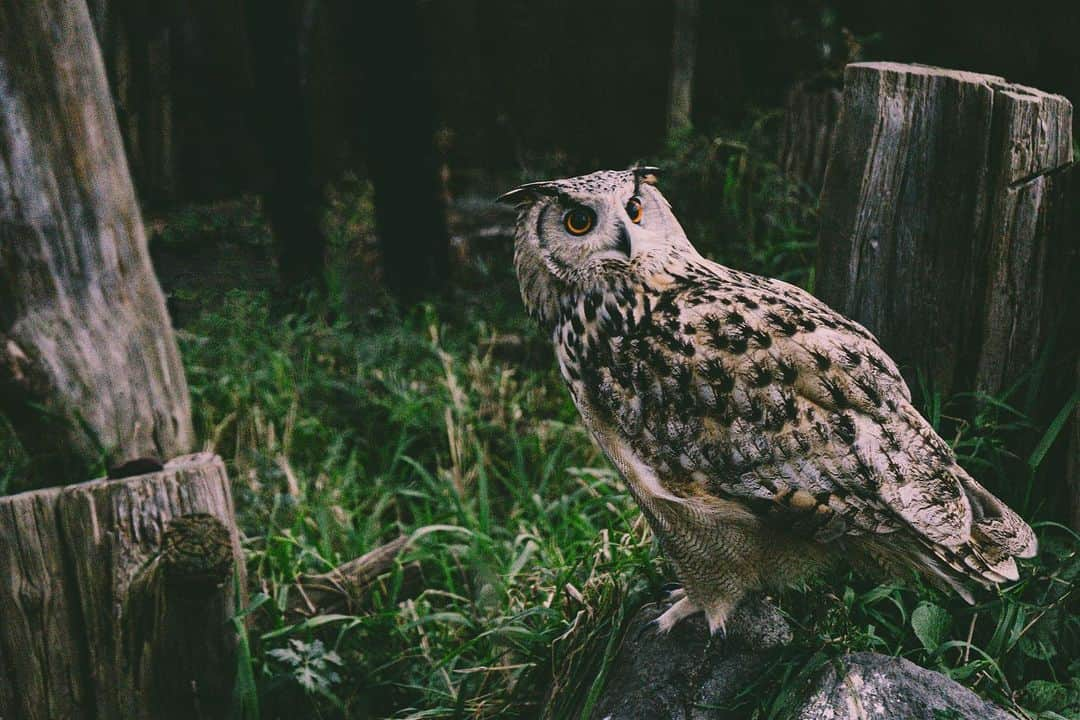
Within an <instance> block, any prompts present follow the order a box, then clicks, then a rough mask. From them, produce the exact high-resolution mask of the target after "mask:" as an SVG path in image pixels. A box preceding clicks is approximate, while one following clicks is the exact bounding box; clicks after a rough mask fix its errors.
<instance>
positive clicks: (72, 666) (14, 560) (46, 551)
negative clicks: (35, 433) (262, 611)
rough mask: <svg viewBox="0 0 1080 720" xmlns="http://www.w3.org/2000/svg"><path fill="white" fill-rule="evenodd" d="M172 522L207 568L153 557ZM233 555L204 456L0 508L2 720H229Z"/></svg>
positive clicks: (234, 544)
mask: <svg viewBox="0 0 1080 720" xmlns="http://www.w3.org/2000/svg"><path fill="white" fill-rule="evenodd" d="M182 523H187V524H188V529H189V532H188V533H187V537H195V538H197V541H196V544H195V546H194V547H195V548H196V552H194V553H190V555H191V556H192V557H196V558H199V557H206V558H216V559H217V560H218V562H214V563H210V564H208V565H207V570H206V572H200V573H192V572H191V571H190V567H191V563H190V562H186V563H178V562H177V560H176V558H177V554H176V552H172V553H167V552H163V546H169V545H170V543H169V542H168V541H167V540H168V538H170V537H173V538H174V539H175V537H176V535H175V533H176V531H177V527H178V526H179V525H181V524H182ZM192 526H194V528H195V532H194V533H192V532H190V529H191V527H192ZM202 528H206V532H202ZM170 533H172V535H170ZM200 543H201V544H200ZM171 544H172V545H176V543H175V542H173V543H171ZM242 557H243V556H242V554H241V550H240V542H239V536H238V533H237V530H236V525H235V522H234V520H233V504H232V498H231V495H230V492H229V482H228V478H227V476H226V474H225V467H224V465H223V464H222V462H221V459H220V458H218V457H216V456H214V455H209V454H200V455H191V456H186V457H182V458H177V459H176V460H174V461H172V462H170V463H168V464H167V465H166V467H165V469H164V470H163V471H161V472H158V473H154V474H151V475H143V476H140V477H135V478H125V479H123V480H97V481H94V482H89V483H83V484H80V485H72V486H68V487H65V488H48V489H45V490H37V491H32V492H27V493H22V494H19V495H12V496H8V497H3V498H0V574H2V575H3V577H5V578H8V581H6V582H4V583H3V584H0V612H2V613H3V618H4V622H3V623H0V717H4V718H8V717H10V718H31V719H33V718H43V719H44V718H116V719H117V720H127V719H129V718H132V719H134V718H145V719H149V718H173V717H176V718H189V717H202V718H224V717H227V716H228V711H229V707H230V703H231V698H232V680H233V672H234V670H235V667H236V657H235V644H236V637H235V633H234V632H233V631H232V629H231V625H230V624H229V622H228V621H229V618H230V617H232V614H233V612H234V611H235V609H236V607H237V598H236V595H235V592H234V582H233V572H234V570H235V573H236V576H237V586H238V587H240V588H243V587H244V567H243V563H242V562H241V561H240V559H241V558H242ZM198 564H199V563H196V565H198ZM177 568H180V570H178V569H177ZM178 578H179V579H178ZM208 578H209V579H210V581H208ZM240 601H241V602H243V599H242V598H241V599H240Z"/></svg>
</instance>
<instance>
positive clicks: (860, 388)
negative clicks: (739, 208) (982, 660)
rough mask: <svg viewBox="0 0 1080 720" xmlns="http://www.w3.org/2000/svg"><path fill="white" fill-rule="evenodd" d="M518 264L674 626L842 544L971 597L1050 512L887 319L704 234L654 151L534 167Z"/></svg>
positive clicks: (1028, 544)
mask: <svg viewBox="0 0 1080 720" xmlns="http://www.w3.org/2000/svg"><path fill="white" fill-rule="evenodd" d="M500 200H503V201H505V202H510V203H513V204H515V205H516V206H517V208H518V220H517V229H516V243H515V251H514V264H515V269H516V271H517V277H518V282H519V284H520V287H521V294H522V298H523V299H524V302H525V305H526V307H527V308H528V310H529V312H530V313H531V314H532V315H533V316H534V317H535V319H536V320H537V321H538V322H539V323H540V324H541V325H542V326H543V327H544V328H545V329H546V330H548V331H550V332H551V338H552V341H553V343H554V346H555V354H556V356H557V358H558V364H559V369H560V371H561V373H562V376H563V378H564V379H565V381H566V384H567V385H568V387H569V389H570V394H571V395H572V396H573V399H574V403H575V404H576V406H577V409H578V411H579V412H580V413H581V417H582V419H583V420H584V422H585V425H586V426H587V427H588V428H589V430H590V431H591V432H592V434H593V436H594V438H595V439H596V442H597V443H598V444H599V446H600V447H601V448H602V449H603V451H604V453H605V454H606V455H607V457H608V459H609V460H610V461H611V462H612V463H613V464H614V465H615V467H616V468H617V469H618V470H619V472H620V473H621V474H622V476H623V478H624V479H625V481H626V483H627V486H628V487H629V490H630V492H631V493H632V494H633V496H634V499H635V500H636V501H637V504H638V506H639V507H640V508H641V511H642V513H643V514H644V515H645V517H646V518H647V519H648V522H649V524H650V525H651V526H652V528H653V530H654V532H655V535H656V537H657V538H658V539H659V542H660V547H661V549H662V551H663V552H664V553H665V555H667V556H668V558H669V559H670V560H671V561H672V562H673V564H674V565H675V568H676V571H677V572H678V574H679V579H680V580H681V581H682V584H683V591H682V592H681V593H680V599H679V600H678V601H677V602H676V603H675V604H674V605H672V606H671V608H670V609H668V610H667V612H665V613H664V614H663V615H662V616H661V617H660V618H659V620H658V624H659V627H660V630H661V631H666V630H668V629H670V628H671V627H672V626H673V625H674V624H675V623H676V622H678V621H679V620H680V619H682V618H684V617H686V616H688V615H690V614H693V613H695V612H699V611H704V612H705V614H706V617H707V618H708V622H709V627H710V629H711V631H712V632H713V633H717V632H722V631H723V630H724V623H725V619H726V618H727V617H728V614H729V613H730V612H731V610H732V609H733V608H734V607H735V606H736V605H737V603H738V602H739V601H740V599H741V598H742V597H743V596H744V595H745V594H746V593H747V592H749V591H754V590H762V589H768V588H772V587H777V586H782V585H786V584H790V583H792V582H796V581H798V580H799V579H801V578H803V577H805V576H806V575H807V574H808V573H810V572H812V571H813V570H814V569H815V568H818V567H820V566H822V565H824V564H826V563H828V562H830V561H831V560H834V559H837V558H843V559H847V560H849V561H857V562H860V563H861V562H863V561H871V562H872V563H873V564H874V565H875V566H878V567H882V566H884V567H885V568H886V569H888V570H893V571H899V570H902V569H904V568H914V569H916V570H918V571H920V572H922V573H924V574H926V575H927V577H929V578H930V579H931V580H933V581H935V582H936V583H938V584H940V585H942V586H946V587H951V588H952V589H954V590H955V591H956V592H958V593H959V594H961V595H962V596H964V597H965V598H966V599H967V600H968V601H969V602H970V601H971V594H970V592H969V589H968V586H969V585H970V584H971V583H972V582H974V583H977V584H980V585H983V586H987V587H989V586H992V585H994V584H996V583H1001V582H1004V581H1007V580H1015V579H1017V568H1016V562H1015V560H1014V558H1015V557H1031V556H1032V555H1034V554H1035V552H1036V540H1035V536H1034V534H1033V533H1032V531H1031V528H1030V527H1028V525H1027V524H1025V523H1024V521H1023V520H1021V519H1020V518H1019V517H1018V516H1017V515H1016V513H1014V512H1013V511H1012V510H1011V509H1009V508H1008V507H1007V506H1006V505H1005V504H1004V503H1002V502H1001V501H1000V500H998V499H997V498H996V497H994V496H993V495H991V494H990V493H989V492H987V491H986V490H985V489H984V488H983V487H982V486H981V485H979V484H978V483H977V482H975V480H974V479H972V478H971V476H970V475H968V474H967V473H966V472H965V471H964V470H963V469H962V468H961V467H960V466H959V465H957V463H956V458H955V456H954V455H953V452H952V450H951V449H950V448H949V446H948V445H947V444H946V443H945V442H944V441H943V440H942V439H941V438H940V437H939V436H938V435H937V434H936V433H935V432H934V430H933V429H932V428H931V427H930V425H929V423H927V421H926V420H925V419H924V418H923V417H922V416H921V415H919V413H918V412H917V411H916V410H915V408H914V407H913V406H912V404H911V393H910V391H909V390H908V388H907V386H906V385H905V383H904V381H903V379H902V378H901V377H900V374H899V372H898V371H897V368H896V365H895V363H894V362H893V361H892V360H891V359H890V358H889V356H888V355H886V354H885V352H884V351H883V350H882V349H881V346H880V345H878V343H877V341H876V340H875V338H874V336H873V335H871V334H870V333H869V332H868V331H867V330H866V329H865V328H863V327H862V326H860V325H858V324H857V323H854V322H852V321H851V320H848V319H847V318H845V317H843V316H842V315H840V314H838V313H837V312H835V311H833V310H832V309H830V308H829V307H827V306H826V305H825V304H823V303H822V302H821V301H819V300H818V299H816V298H814V297H813V296H811V295H810V294H809V293H807V292H805V291H803V290H801V289H800V288H797V287H795V286H792V285H789V284H787V283H784V282H781V281H779V280H772V279H769V278H764V277H759V276H756V275H752V274H750V273H746V272H740V271H738V270H733V269H731V268H727V267H724V266H723V265H719V264H717V263H715V262H712V261H710V260H707V259H706V258H704V257H702V256H701V255H700V254H699V253H698V252H697V251H696V250H695V249H694V247H693V246H692V245H691V244H690V241H689V240H688V239H687V237H686V234H685V233H684V232H683V229H682V227H681V226H680V225H679V222H678V220H676V218H675V215H674V214H673V213H672V211H671V207H670V205H669V204H668V202H667V201H666V200H665V199H664V196H663V195H661V194H660V191H659V190H658V189H657V188H656V187H655V168H636V169H634V170H627V171H602V172H596V173H592V174H590V175H584V176H581V177H574V178H568V179H563V180H552V181H546V182H534V183H529V184H527V185H523V186H521V187H519V188H517V189H515V190H512V191H510V192H509V193H506V194H505V195H503V196H502V198H500Z"/></svg>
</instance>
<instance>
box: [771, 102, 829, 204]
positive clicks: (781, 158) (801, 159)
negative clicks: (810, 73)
mask: <svg viewBox="0 0 1080 720" xmlns="http://www.w3.org/2000/svg"><path fill="white" fill-rule="evenodd" d="M840 100H841V92H840V90H839V89H838V88H836V87H833V86H832V85H831V84H830V83H827V82H819V83H804V82H800V83H796V84H795V85H794V86H793V87H792V88H791V89H790V90H789V91H788V93H787V96H786V97H785V99H784V118H783V123H782V125H781V127H780V135H779V143H778V147H777V156H776V163H777V165H779V166H780V169H781V170H782V171H783V172H784V174H785V175H787V176H788V177H790V178H793V179H795V180H798V181H799V182H801V183H803V184H805V185H806V187H807V188H808V189H809V190H810V192H811V193H813V194H814V195H815V196H816V195H817V194H818V193H820V192H821V186H822V183H823V182H824V181H825V168H826V167H827V166H828V164H829V155H830V154H831V152H832V145H833V135H834V134H835V132H836V121H837V117H838V116H839V114H840Z"/></svg>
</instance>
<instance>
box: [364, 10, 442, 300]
mask: <svg viewBox="0 0 1080 720" xmlns="http://www.w3.org/2000/svg"><path fill="white" fill-rule="evenodd" d="M350 9H351V12H352V15H351V17H350V18H349V21H350V23H351V25H350V27H351V29H352V33H353V37H356V38H359V41H358V42H357V43H356V52H357V53H358V55H357V58H356V59H357V61H358V62H359V66H360V68H361V69H362V73H363V77H364V83H365V92H364V96H363V100H364V101H365V103H366V104H365V106H364V107H363V108H362V111H363V114H364V118H363V120H364V121H365V122H366V130H367V138H366V142H365V143H363V144H364V146H365V148H366V150H367V159H368V171H369V173H370V175H371V181H372V184H373V185H374V186H375V224H376V228H377V231H378V236H379V248H380V251H381V254H382V264H383V270H384V272H385V280H386V283H387V285H388V286H389V287H390V289H391V290H393V291H394V293H395V294H396V295H397V296H398V297H399V298H400V299H402V300H403V301H404V302H405V303H412V302H416V301H418V300H423V299H427V298H431V297H435V296H437V295H438V294H439V292H441V290H442V289H443V288H444V287H445V285H446V281H447V274H448V272H449V248H450V240H449V234H448V232H447V229H446V208H445V207H444V206H443V203H442V186H441V181H440V177H439V159H438V153H437V152H436V148H435V99H434V94H433V88H432V75H431V65H430V63H431V57H430V48H429V47H428V45H427V43H426V42H425V39H424V28H423V26H422V24H421V18H420V14H419V10H418V8H417V7H416V3H413V2H400V3H374V2H364V3H358V4H355V5H353V6H352V7H351V8H350ZM376 18H377V19H376Z"/></svg>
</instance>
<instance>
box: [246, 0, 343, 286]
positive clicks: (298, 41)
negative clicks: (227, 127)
mask: <svg viewBox="0 0 1080 720" xmlns="http://www.w3.org/2000/svg"><path fill="white" fill-rule="evenodd" d="M311 4H313V3H307V2H300V1H298V0H269V1H265V0H247V5H246V10H247V22H248V31H249V32H248V34H249V36H250V38H251V49H252V56H253V58H254V65H255V107H254V111H253V117H254V122H255V126H256V128H257V130H258V133H259V139H260V141H261V144H262V147H263V152H264V156H265V158H266V163H267V166H268V168H269V179H268V186H267V191H266V193H265V194H264V195H263V203H264V211H265V212H266V216H267V219H268V220H269V221H270V227H271V229H272V230H273V233H274V242H275V244H276V246H277V259H278V275H279V277H280V279H281V283H282V285H283V286H284V288H285V289H286V290H287V291H289V292H291V293H296V292H298V291H301V292H302V291H303V290H308V289H311V290H317V291H318V290H321V289H322V288H323V285H324V272H323V271H324V269H325V255H326V238H325V236H324V235H323V231H322V227H321V223H320V215H321V212H322V188H321V187H320V185H319V181H318V179H317V178H316V174H315V168H314V154H313V142H314V140H313V138H312V122H311V108H310V106H309V103H308V98H307V95H306V93H305V92H304V88H305V84H306V82H307V80H308V76H307V73H306V72H305V69H304V68H305V63H306V61H307V59H308V58H309V54H308V52H307V46H306V42H305V38H306V33H307V32H308V30H309V27H308V26H309V23H308V22H307V19H308V14H309V8H308V6H309V5H311Z"/></svg>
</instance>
